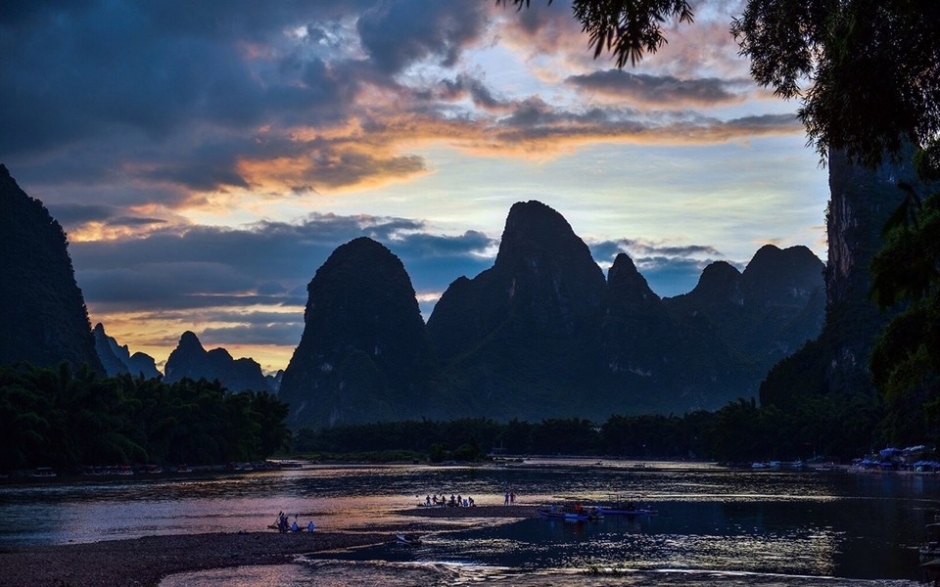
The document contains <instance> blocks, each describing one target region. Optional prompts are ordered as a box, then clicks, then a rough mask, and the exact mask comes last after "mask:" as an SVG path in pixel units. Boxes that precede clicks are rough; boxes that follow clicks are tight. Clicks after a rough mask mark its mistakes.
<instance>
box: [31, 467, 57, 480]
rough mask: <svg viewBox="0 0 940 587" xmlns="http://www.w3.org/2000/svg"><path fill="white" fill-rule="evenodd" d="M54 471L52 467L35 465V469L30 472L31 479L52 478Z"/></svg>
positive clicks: (54, 474)
mask: <svg viewBox="0 0 940 587" xmlns="http://www.w3.org/2000/svg"><path fill="white" fill-rule="evenodd" d="M55 476H56V473H55V471H53V470H52V467H36V470H35V471H33V472H32V474H30V477H32V478H33V479H53V478H55Z"/></svg>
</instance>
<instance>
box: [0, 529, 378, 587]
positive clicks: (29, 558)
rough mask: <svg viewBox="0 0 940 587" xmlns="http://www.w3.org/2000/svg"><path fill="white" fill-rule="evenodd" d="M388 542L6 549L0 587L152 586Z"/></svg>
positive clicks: (356, 537)
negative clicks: (172, 578) (182, 576)
mask: <svg viewBox="0 0 940 587" xmlns="http://www.w3.org/2000/svg"><path fill="white" fill-rule="evenodd" d="M392 538H393V536H392V535H390V534H388V533H379V532H367V533H361V534H356V533H340V532H312V533H307V532H298V533H288V534H279V533H277V532H244V533H232V534H192V535H179V536H147V537H144V538H136V539H132V540H110V541H106V542H91V543H86V544H64V545H56V546H22V547H11V548H4V549H2V550H0V585H5V586H10V587H20V586H22V587H26V586H32V585H56V586H59V587H156V586H157V585H159V583H160V580H161V579H162V578H163V577H166V576H167V575H172V574H174V573H184V572H189V571H199V570H204V569H214V568H222V567H236V566H242V565H266V564H283V563H289V562H290V561H291V560H293V558H294V556H296V555H298V554H303V553H307V552H318V551H324V550H333V549H336V548H349V547H353V546H364V545H368V544H377V543H381V542H385V541H388V540H390V539H392Z"/></svg>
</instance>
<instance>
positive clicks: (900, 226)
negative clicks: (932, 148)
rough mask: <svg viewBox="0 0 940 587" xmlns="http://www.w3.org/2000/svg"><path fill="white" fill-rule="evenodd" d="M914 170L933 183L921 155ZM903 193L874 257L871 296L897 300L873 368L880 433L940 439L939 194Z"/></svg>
mask: <svg viewBox="0 0 940 587" xmlns="http://www.w3.org/2000/svg"><path fill="white" fill-rule="evenodd" d="M918 172H919V173H920V176H921V178H922V179H925V180H931V179H933V180H936V178H937V176H938V175H940V167H937V166H933V165H931V163H930V161H929V160H925V159H924V158H923V157H921V158H920V160H919V165H918ZM906 189H907V192H908V198H907V200H906V202H905V206H903V207H902V208H900V209H899V211H898V213H896V214H895V215H894V216H893V217H892V219H891V221H890V222H889V223H888V225H887V227H886V228H885V244H884V247H883V248H882V249H881V250H880V251H879V252H878V254H877V255H875V257H874V258H873V259H872V263H871V271H872V277H873V286H872V297H873V298H874V299H875V300H876V301H877V302H878V303H879V304H881V305H882V306H883V307H888V306H892V305H898V304H902V305H903V307H904V310H903V311H902V312H901V313H900V314H898V315H897V316H895V317H894V318H893V319H892V320H891V321H890V322H889V323H888V325H887V326H886V327H885V329H884V331H883V332H882V333H881V335H880V336H879V337H878V339H877V340H876V341H875V346H874V348H873V350H872V353H871V358H870V366H871V371H872V379H873V382H874V384H875V387H876V388H877V389H878V391H879V392H880V393H881V394H882V395H883V396H884V398H885V401H886V402H887V404H888V409H889V412H888V419H887V420H886V421H885V423H884V425H883V427H882V428H883V431H884V433H885V434H886V435H889V436H890V437H892V438H899V439H905V440H906V439H911V438H913V439H920V440H922V439H925V438H926V439H930V440H932V441H934V442H938V441H940V191H937V192H935V193H933V194H932V195H930V196H929V197H927V198H926V199H924V200H923V201H921V199H920V198H919V197H918V195H917V193H916V191H914V189H913V188H911V187H910V186H907V187H906Z"/></svg>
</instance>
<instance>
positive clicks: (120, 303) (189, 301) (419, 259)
mask: <svg viewBox="0 0 940 587" xmlns="http://www.w3.org/2000/svg"><path fill="white" fill-rule="evenodd" d="M424 230H425V227H424V225H423V224H422V223H421V222H420V221H415V220H408V219H400V218H376V217H351V216H346V217H341V216H333V215H316V216H313V217H311V218H310V219H308V220H307V221H306V222H304V223H302V224H286V223H274V222H265V223H259V224H256V225H252V226H250V227H248V228H246V229H242V230H232V229H219V228H215V227H202V226H201V227H191V228H188V229H185V230H179V229H166V230H162V231H157V232H154V233H152V234H151V235H149V236H148V237H146V238H141V239H133V240H121V241H109V242H101V241H99V242H76V243H72V244H71V245H70V247H69V251H70V253H71V255H72V258H73V262H74V265H75V268H76V279H77V281H78V282H79V285H80V286H81V287H82V291H83V293H84V296H85V300H86V302H87V303H88V304H89V306H93V307H95V308H96V309H97V310H98V311H103V310H108V311H117V310H129V309H132V308H135V307H142V306H146V307H150V308H157V309H161V308H162V309H166V310H182V309H185V308H193V309H196V308H212V307H236V306H245V305H250V304H273V305H295V306H296V305H304V304H305V303H306V289H305V286H306V284H307V283H308V282H309V281H310V280H311V279H312V278H313V276H314V274H315V273H316V270H317V269H318V268H319V267H320V265H322V264H323V262H324V261H326V259H327V258H328V257H329V255H330V254H332V252H333V251H334V250H335V249H336V248H337V247H338V246H340V245H341V244H344V243H346V242H349V241H350V240H352V239H354V238H357V237H360V236H371V237H373V238H375V239H376V240H378V241H379V242H382V243H383V244H385V246H387V247H388V248H389V249H390V250H391V251H392V252H393V253H394V254H396V255H398V256H399V258H401V259H402V262H403V264H404V265H405V268H406V271H407V272H408V273H409V275H410V276H411V278H412V281H413V283H414V286H415V288H416V289H417V290H418V291H419V293H420V292H422V291H429V292H436V293H440V292H442V291H443V290H444V288H446V286H447V285H448V284H449V283H450V282H451V281H453V280H454V279H456V278H457V277H459V276H460V275H470V276H473V275H476V274H477V273H479V272H480V271H482V270H484V269H486V268H487V267H489V266H491V265H492V263H493V259H492V257H487V255H488V254H489V253H488V249H489V248H491V247H492V246H493V245H494V242H493V241H492V239H489V238H488V237H486V236H485V235H483V234H481V233H478V232H473V231H470V232H467V233H465V234H463V235H459V236H454V237H449V236H440V235H430V234H426V233H425V232H423V231H424Z"/></svg>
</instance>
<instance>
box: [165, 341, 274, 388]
mask: <svg viewBox="0 0 940 587" xmlns="http://www.w3.org/2000/svg"><path fill="white" fill-rule="evenodd" d="M165 369H166V374H165V376H164V381H166V382H167V383H175V382H177V381H179V380H181V379H183V378H184V377H185V378H189V379H193V380H198V379H206V380H207V381H214V380H218V381H219V383H221V384H222V385H223V386H224V387H225V389H227V390H228V391H230V392H232V393H238V392H241V391H271V390H270V389H269V387H268V383H267V380H266V379H265V377H264V374H263V373H262V372H261V365H259V364H258V363H257V362H255V361H254V360H252V359H247V358H243V359H234V358H233V357H232V355H231V354H229V352H228V351H227V350H225V349H223V348H216V349H212V350H210V351H206V350H205V349H204V348H203V346H202V343H200V342H199V338H198V337H197V336H196V335H195V334H194V333H192V332H189V331H187V332H184V333H183V334H182V336H180V340H179V343H178V344H177V346H176V348H175V349H174V350H173V352H171V353H170V356H169V358H168V359H167V361H166V367H165Z"/></svg>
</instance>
